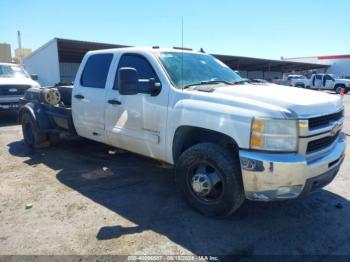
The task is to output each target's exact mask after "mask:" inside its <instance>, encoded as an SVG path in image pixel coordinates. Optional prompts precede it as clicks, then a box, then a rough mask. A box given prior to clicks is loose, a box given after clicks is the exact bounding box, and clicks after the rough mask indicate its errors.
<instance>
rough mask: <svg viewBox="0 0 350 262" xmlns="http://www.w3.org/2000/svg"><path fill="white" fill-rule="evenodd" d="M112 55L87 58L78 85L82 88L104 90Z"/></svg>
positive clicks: (97, 55)
mask: <svg viewBox="0 0 350 262" xmlns="http://www.w3.org/2000/svg"><path fill="white" fill-rule="evenodd" d="M112 59H113V54H96V55H92V56H90V57H89V58H88V60H87V62H86V64H85V68H84V71H83V74H82V76H81V79H80V84H81V85H82V86H84V87H92V88H105V87H106V81H107V76H108V70H109V66H110V65H111V62H112Z"/></svg>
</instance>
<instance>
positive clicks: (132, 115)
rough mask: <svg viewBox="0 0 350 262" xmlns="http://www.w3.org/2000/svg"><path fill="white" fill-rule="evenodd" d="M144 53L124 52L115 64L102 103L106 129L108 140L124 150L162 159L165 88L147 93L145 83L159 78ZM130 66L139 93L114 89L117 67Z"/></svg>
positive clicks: (150, 60) (166, 102)
mask: <svg viewBox="0 0 350 262" xmlns="http://www.w3.org/2000/svg"><path fill="white" fill-rule="evenodd" d="M152 63H153V64H152ZM154 65H155V62H154V61H153V60H152V59H149V58H147V57H146V56H143V55H140V54H135V53H124V54H122V55H121V57H120V59H119V63H118V65H117V66H116V67H115V70H114V74H115V81H114V84H113V88H112V89H111V90H110V91H109V92H108V95H107V105H106V130H107V137H108V144H110V145H113V146H115V147H118V148H123V149H126V150H128V151H132V152H135V153H139V154H142V155H146V156H150V157H153V158H156V159H165V154H164V150H165V134H166V132H165V130H166V116H167V105H168V89H167V88H162V90H161V91H160V93H159V94H158V95H156V96H151V95H150V94H148V93H147V89H148V88H149V83H147V81H145V80H149V79H152V78H153V79H155V82H157V83H159V84H161V82H160V80H159V77H158V75H159V73H157V70H158V71H159V68H157V69H156V68H155V66H154ZM125 67H129V68H130V67H131V68H135V69H136V70H137V75H138V80H139V89H140V90H141V91H140V93H138V94H134V95H121V94H120V93H119V91H118V79H117V78H118V69H120V68H125Z"/></svg>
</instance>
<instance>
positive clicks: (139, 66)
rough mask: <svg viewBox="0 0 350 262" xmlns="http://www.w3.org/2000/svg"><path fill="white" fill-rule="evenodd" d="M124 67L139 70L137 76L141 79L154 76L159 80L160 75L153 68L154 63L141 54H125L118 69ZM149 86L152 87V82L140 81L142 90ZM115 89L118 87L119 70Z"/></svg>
mask: <svg viewBox="0 0 350 262" xmlns="http://www.w3.org/2000/svg"><path fill="white" fill-rule="evenodd" d="M122 67H132V68H135V69H136V70H137V76H138V79H139V80H140V79H151V78H153V79H155V80H156V81H158V77H157V75H156V73H155V71H154V70H153V67H152V65H151V64H150V63H149V62H148V60H147V59H146V58H145V57H143V56H141V55H137V54H126V55H123V56H122V57H121V58H120V61H119V66H118V70H119V68H122ZM149 87H150V84H149V83H148V82H142V81H141V82H139V88H140V89H141V90H147V89H148V88H149ZM113 89H118V71H117V74H116V77H115V81H114V87H113Z"/></svg>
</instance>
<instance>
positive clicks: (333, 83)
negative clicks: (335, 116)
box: [292, 74, 350, 94]
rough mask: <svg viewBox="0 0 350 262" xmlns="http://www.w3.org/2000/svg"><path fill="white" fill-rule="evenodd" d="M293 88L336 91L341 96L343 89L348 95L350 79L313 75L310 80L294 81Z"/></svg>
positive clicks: (330, 75) (329, 75) (328, 75)
mask: <svg viewBox="0 0 350 262" xmlns="http://www.w3.org/2000/svg"><path fill="white" fill-rule="evenodd" d="M292 86H295V87H302V88H310V89H320V90H334V91H335V92H336V93H337V94H340V92H341V89H343V90H344V93H345V94H346V93H348V92H349V91H350V79H340V78H337V77H336V76H335V75H332V74H313V75H312V76H311V77H310V79H307V78H304V79H303V78H300V79H292Z"/></svg>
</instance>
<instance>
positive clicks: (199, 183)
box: [188, 163, 224, 202]
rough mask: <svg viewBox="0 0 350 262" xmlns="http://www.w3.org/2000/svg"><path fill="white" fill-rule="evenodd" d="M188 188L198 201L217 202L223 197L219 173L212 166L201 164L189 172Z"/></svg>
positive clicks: (222, 181)
mask: <svg viewBox="0 0 350 262" xmlns="http://www.w3.org/2000/svg"><path fill="white" fill-rule="evenodd" d="M188 178H189V179H188V182H189V187H190V190H191V192H192V194H193V195H194V196H195V197H196V198H197V199H199V200H200V201H205V202H212V201H217V200H218V199H220V198H221V197H222V195H223V189H224V180H223V177H222V175H221V174H220V172H219V171H218V170H217V169H216V168H214V167H213V166H212V165H210V164H207V163H201V164H197V165H195V166H193V167H192V168H190V170H189V176H188Z"/></svg>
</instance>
